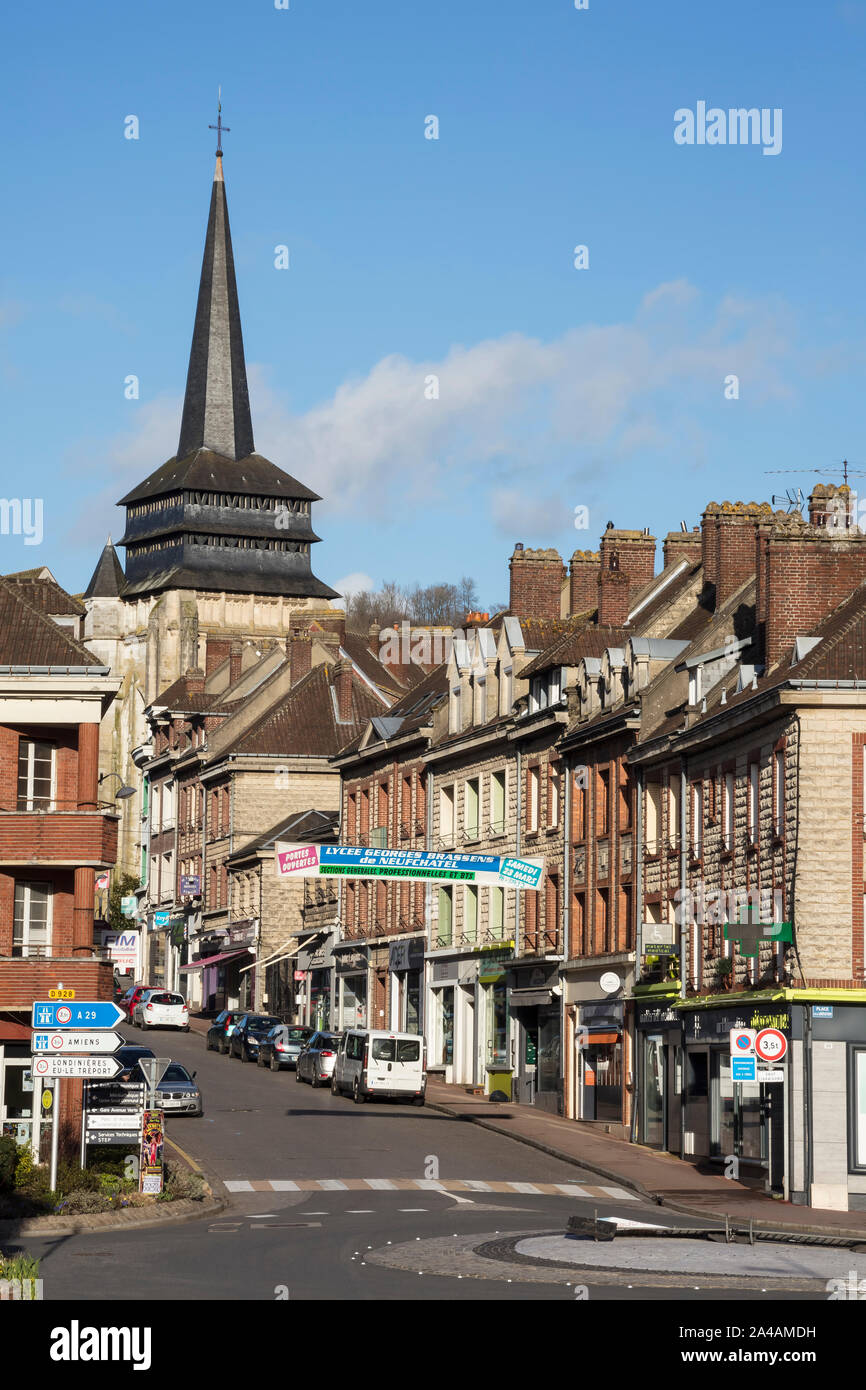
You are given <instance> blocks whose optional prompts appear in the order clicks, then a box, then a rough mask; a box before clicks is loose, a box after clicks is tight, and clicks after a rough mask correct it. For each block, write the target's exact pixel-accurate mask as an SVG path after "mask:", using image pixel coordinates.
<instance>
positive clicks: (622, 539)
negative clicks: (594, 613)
mask: <svg viewBox="0 0 866 1390" xmlns="http://www.w3.org/2000/svg"><path fill="white" fill-rule="evenodd" d="M655 553H656V538H655V536H648V535H645V534H644V532H643V531H625V530H618V529H617V528H616V527H614V526H610V527H608V529H607V530H606V531H605V533H604V535H603V536H602V538H601V543H600V545H599V558H600V561H601V569H600V571H599V576H598V621H599V623H601V624H604V625H606V626H607V625H609V626H611V627H622V626H623V624H624V622H625V620H626V618H627V617H628V615H629V611H630V609H631V604H632V600H633V599H634V597H635V595H636V594H637V593H639V591H640V590H641V589H642V588H644V586H645V585H646V584H648V583H649V582H650V580H651V579H652V577H653V574H654V572H655Z"/></svg>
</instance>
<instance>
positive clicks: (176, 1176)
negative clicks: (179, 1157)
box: [163, 1163, 205, 1202]
mask: <svg viewBox="0 0 866 1390" xmlns="http://www.w3.org/2000/svg"><path fill="white" fill-rule="evenodd" d="M163 1195H164V1196H165V1197H168V1198H171V1199H173V1200H180V1199H181V1198H185V1197H186V1198H192V1200H193V1201H196V1202H198V1201H201V1200H202V1198H203V1197H204V1195H205V1194H204V1178H203V1177H202V1176H201V1174H200V1173H191V1172H190V1170H189V1169H188V1168H181V1167H180V1166H179V1165H177V1164H174V1163H168V1164H166V1167H165V1181H164V1185H163Z"/></svg>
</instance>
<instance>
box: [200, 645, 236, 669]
mask: <svg viewBox="0 0 866 1390" xmlns="http://www.w3.org/2000/svg"><path fill="white" fill-rule="evenodd" d="M230 651H231V642H230V641H228V640H224V639H223V638H221V637H208V639H207V650H206V653H205V668H206V670H207V674H208V675H210V674H211V672H212V671H215V670H216V668H217V667H218V666H222V664H223V662H224V661H227V660H228V656H229V652H230Z"/></svg>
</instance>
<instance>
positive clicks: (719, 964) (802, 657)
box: [331, 487, 866, 1209]
mask: <svg viewBox="0 0 866 1390" xmlns="http://www.w3.org/2000/svg"><path fill="white" fill-rule="evenodd" d="M846 496H847V494H846V492H845V489H836V488H834V487H830V488H824V487H820V488H817V489H816V490H815V491H814V493H813V495H812V497H811V498H810V503H809V515H808V519H804V518H803V517H801V516H800V515H799V514H795V515H793V516H790V515H786V514H781V513H774V512H773V511H772V509H771V508H770V507H769V506H768V505H767V504H756V503H734V504H731V503H724V504H721V505H719V504H715V503H711V504H709V505H708V507H707V508H706V510H705V512H704V515H703V517H702V524H701V526H700V528H697V527H696V528H695V529H694V530H693V531H687V530H685V528H683V529H682V530H681V531H679V532H673V533H671V534H670V535H668V537H667V538H666V540H665V542H664V565H663V568H662V570H661V573H660V574H655V573H654V552H655V540H654V538H653V537H652V536H649V535H648V534H646V533H645V532H642V531H622V530H617V529H616V528H613V527H609V528H608V530H607V531H606V532H605V534H604V536H603V537H602V539H601V544H600V548H599V551H598V553H597V554H595V555H593V554H590V553H584V554H583V555H581V556H580V557H579V558H578V557H577V556H576V557H575V558H574V559H573V561H572V566H571V576H570V577H569V578H570V582H571V583H572V585H574V586H575V587H577V585H578V583H579V584H580V585H581V586H582V588H580V589H579V591H578V592H579V593H580V594H581V596H582V598H583V603H581V602H580V600H578V601H577V602H572V603H570V604H569V607H568V608H567V609H566V610H565V611H566V612H568V616H567V617H563V616H562V614H563V605H562V603H561V589H562V583H563V580H564V578H565V574H564V567H563V566H562V563H561V561H560V560H559V557H558V556H556V554H555V552H548V551H545V552H532V551H524V550H523V548H522V547H518V548H517V550H515V553H514V555H513V557H512V561H511V581H512V584H511V601H510V606H509V610H508V612H507V613H506V614H500V615H497V616H496V617H495V618H494V619H492V620H490V621H488V622H487V623H485V625H483V626H479V627H477V628H476V629H475V630H474V631H472V632H470V633H467V634H465V635H464V636H463V637H460V636H458V637H457V638H456V640H454V642H453V645H452V649H451V651H450V654H449V657H448V660H447V661H446V662H445V663H443V665H442V666H441V667H440V668H438V669H437V670H435V671H433V672H432V673H431V674H430V675H429V676H428V677H427V679H426V680H425V682H424V683H423V685H421V686H418V687H417V689H415V690H413V691H412V692H410V693H409V694H407V695H406V696H404V697H403V698H402V699H400V700H398V701H397V702H396V703H394V704H393V705H392V707H391V708H390V710H389V711H388V713H387V715H385V716H377V717H375V718H373V719H371V720H370V721H369V722H368V724H367V726H366V728H365V729H364V731H363V732H362V733H360V734H359V736H358V737H357V738H356V739H355V740H354V741H353V742H352V743H350V744H348V745H347V746H346V747H345V748H344V749H343V750H342V751H341V753H340V754H339V755H338V756H337V757H336V759H335V760H334V762H335V765H336V766H337V767H338V768H339V771H340V774H341V778H342V792H341V805H340V830H339V836H340V840H341V841H342V842H343V843H346V844H364V845H380V846H387V847H390V848H401V849H404V848H410V849H411V848H426V849H430V850H449V849H458V850H466V849H467V848H468V849H469V850H470V851H471V852H478V853H494V854H501V853H508V854H517V855H525V856H539V855H540V856H543V857H544V860H545V873H544V879H543V882H542V885H541V888H540V890H539V891H538V892H532V891H527V890H517V889H512V888H505V889H498V888H477V887H475V886H474V885H458V886H451V885H441V886H439V885H436V886H430V885H428V884H423V883H411V882H410V883H407V882H402V883H396V884H393V883H382V882H379V883H369V882H365V881H363V880H357V881H354V882H352V881H343V882H342V883H341V887H340V897H339V904H338V909H339V911H338V918H339V931H338V933H337V936H336V939H335V940H334V944H333V947H332V956H333V969H332V983H333V1002H332V1015H331V1022H332V1026H342V1027H345V1026H348V1025H349V1024H351V1023H353V1022H354V1023H363V1024H366V1025H367V1026H381V1025H384V1026H387V1027H391V1028H397V1027H400V1028H412V1029H414V1028H417V1029H420V1030H421V1031H423V1032H424V1034H425V1036H426V1039H427V1045H428V1058H429V1064H430V1068H431V1071H432V1072H433V1073H438V1074H440V1075H441V1076H442V1077H443V1078H444V1079H445V1080H447V1081H451V1082H454V1083H458V1084H461V1085H465V1086H468V1087H472V1088H478V1089H482V1088H483V1089H484V1090H485V1091H486V1092H488V1093H491V1094H492V1093H495V1092H500V1093H501V1092H504V1093H505V1094H507V1095H508V1096H509V1097H511V1098H513V1099H514V1100H515V1101H517V1102H520V1103H528V1104H534V1105H536V1106H540V1107H542V1108H547V1109H550V1110H552V1111H558V1112H559V1113H563V1114H565V1115H567V1116H569V1117H571V1118H574V1119H576V1120H581V1121H583V1122H595V1123H599V1124H602V1125H604V1126H606V1127H607V1128H608V1129H610V1130H613V1131H615V1132H618V1133H620V1134H621V1135H623V1136H624V1137H628V1138H632V1139H636V1140H638V1141H639V1142H642V1143H645V1144H648V1145H652V1146H655V1147H659V1148H663V1149H666V1150H668V1151H669V1152H671V1153H674V1154H677V1155H680V1156H682V1157H683V1158H688V1159H692V1160H694V1161H698V1160H701V1161H710V1162H713V1161H715V1162H718V1163H719V1164H720V1165H721V1164H725V1165H730V1163H731V1160H732V1159H733V1160H736V1162H737V1163H738V1164H739V1165H740V1166H741V1171H742V1173H743V1174H744V1175H750V1174H751V1175H752V1176H754V1178H755V1179H756V1180H758V1181H760V1182H763V1183H765V1184H766V1185H767V1187H768V1188H769V1189H771V1190H773V1191H778V1192H780V1193H784V1194H785V1195H787V1196H789V1197H790V1198H791V1199H792V1200H794V1201H798V1202H807V1203H811V1204H813V1205H822V1206H831V1207H837V1208H842V1209H845V1208H849V1207H851V1208H854V1207H864V1206H866V977H864V904H866V879H864V865H863V846H864V827H866V819H864V816H866V801H864V757H866V754H864V746H866V737H864V736H866V669H864V667H866V646H864V641H863V639H864V636H866V588H864V587H863V585H864V580H866V537H864V536H863V535H862V534H861V533H860V532H859V530H857V529H856V528H854V527H853V526H850V527H849V526H847V525H841V526H840V524H839V518H838V511H839V505H840V501H841V502H842V503H844V501H845V497H846ZM843 510H844V509H843ZM576 561H577V563H576ZM578 567H579V570H580V573H579V575H578V577H577V579H574V578H573V576H574V575H575V571H576V570H577V569H578ZM527 610H528V611H529V612H530V614H531V616H529V617H526V616H524V614H525V613H526V612H527ZM735 1026H737V1027H754V1028H756V1029H764V1028H773V1029H776V1030H777V1032H778V1033H779V1034H780V1035H781V1036H782V1038H783V1039H784V1042H783V1043H782V1044H780V1046H782V1047H784V1049H785V1051H784V1055H783V1056H782V1057H781V1058H780V1060H779V1064H778V1065H777V1066H775V1067H773V1068H771V1069H770V1071H769V1072H764V1071H762V1073H761V1078H762V1079H761V1080H760V1081H757V1082H755V1083H744V1084H740V1083H734V1081H733V1079H732V1072H731V1057H730V1046H729V1034H730V1029H731V1028H732V1027H735ZM771 1073H772V1074H771Z"/></svg>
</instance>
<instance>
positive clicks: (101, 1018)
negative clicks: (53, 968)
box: [31, 999, 126, 1028]
mask: <svg viewBox="0 0 866 1390" xmlns="http://www.w3.org/2000/svg"><path fill="white" fill-rule="evenodd" d="M125 1017H126V1015H125V1014H124V1012H123V1010H122V1009H119V1008H118V1007H117V1005H116V1004H113V1003H109V1002H108V1001H107V1000H105V999H79V1000H78V1001H77V1002H75V1003H71V1004H55V1003H54V1002H53V1001H52V1000H48V999H37V1000H36V1002H35V1003H34V1005H33V1014H32V1017H31V1027H32V1028H113V1027H114V1026H115V1024H117V1023H122V1022H123V1020H124V1019H125Z"/></svg>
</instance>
